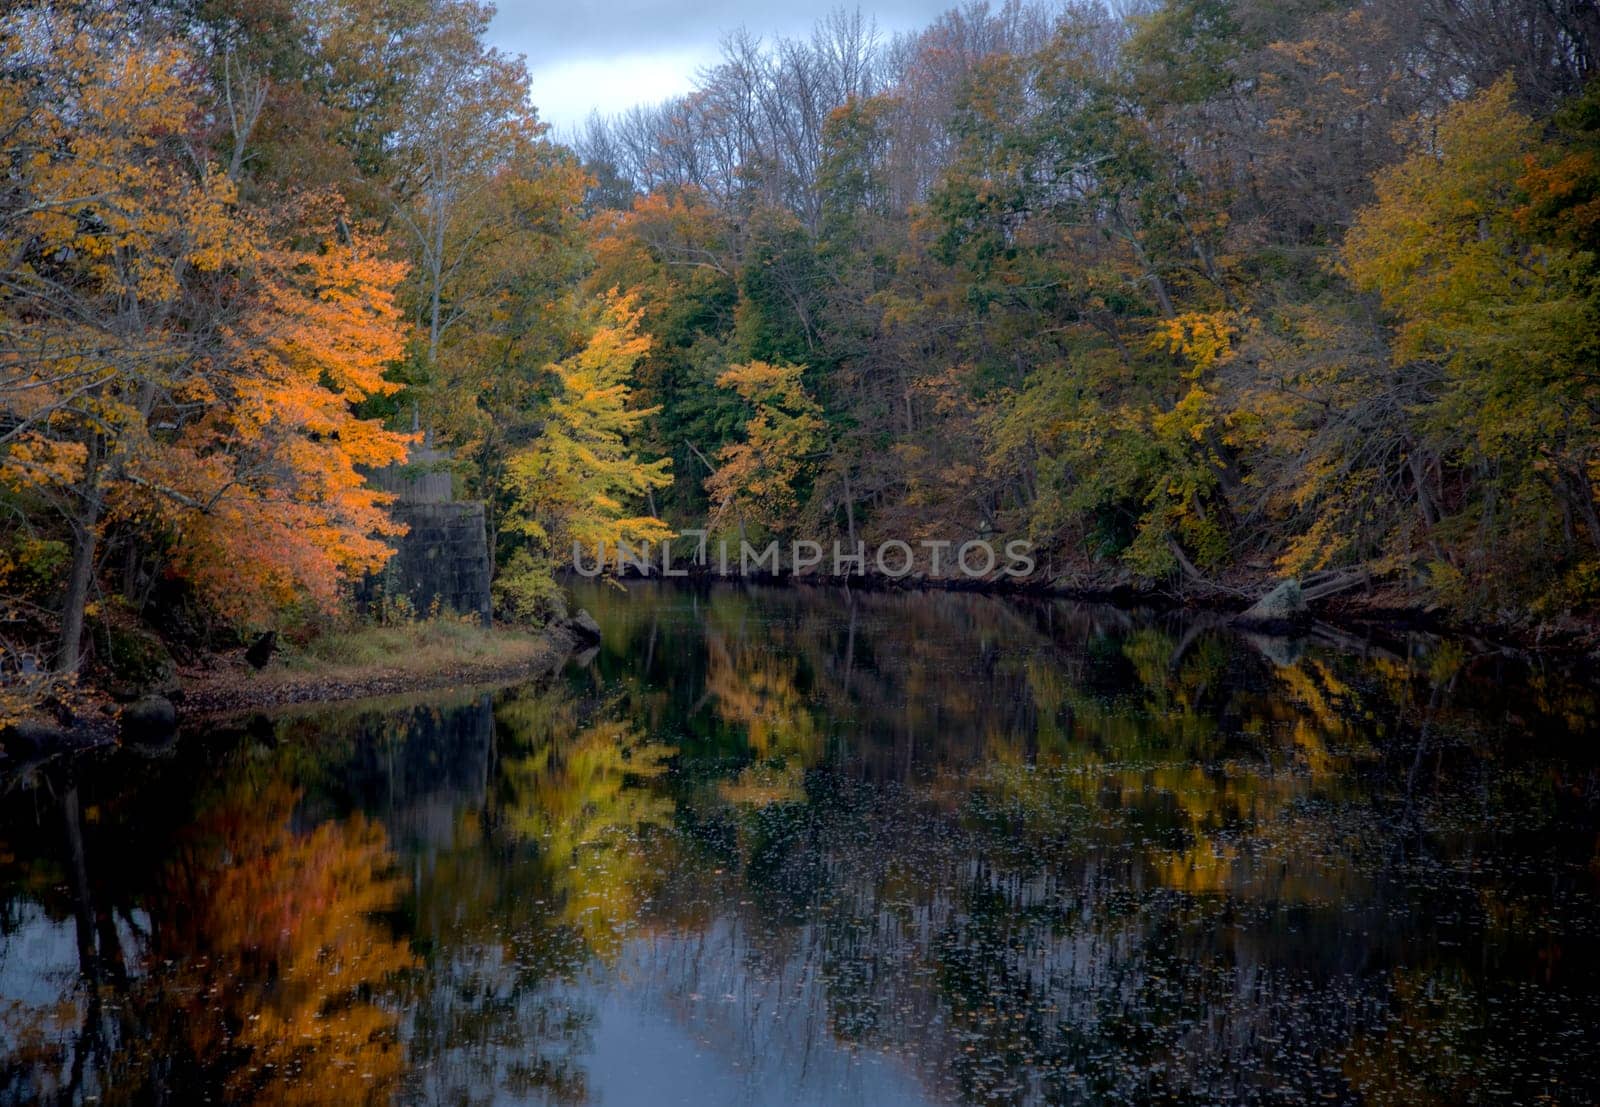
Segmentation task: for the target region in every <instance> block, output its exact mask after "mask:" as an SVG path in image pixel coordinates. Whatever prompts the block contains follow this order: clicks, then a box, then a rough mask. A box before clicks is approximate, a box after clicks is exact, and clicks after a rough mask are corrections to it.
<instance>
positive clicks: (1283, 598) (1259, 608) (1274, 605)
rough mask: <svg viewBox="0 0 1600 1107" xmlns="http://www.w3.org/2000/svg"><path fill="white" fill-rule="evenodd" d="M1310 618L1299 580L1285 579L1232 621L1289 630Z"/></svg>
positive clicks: (1262, 627)
mask: <svg viewBox="0 0 1600 1107" xmlns="http://www.w3.org/2000/svg"><path fill="white" fill-rule="evenodd" d="M1310 618H1311V609H1310V608H1308V607H1307V606H1306V598H1305V595H1304V593H1302V592H1301V590H1300V582H1299V581H1297V580H1286V581H1284V582H1283V583H1282V584H1280V585H1278V586H1277V587H1276V588H1274V589H1273V590H1272V591H1270V592H1268V593H1267V594H1266V595H1265V596H1262V597H1261V598H1260V599H1259V600H1257V601H1256V602H1255V604H1254V605H1253V606H1252V607H1251V608H1250V609H1249V610H1248V611H1246V612H1245V613H1244V614H1242V615H1240V616H1239V617H1238V618H1237V619H1235V620H1234V621H1235V622H1237V623H1240V624H1242V625H1244V626H1247V627H1254V628H1257V629H1261V630H1291V629H1294V628H1295V627H1299V626H1303V625H1304V624H1305V623H1306V622H1308V621H1309V620H1310Z"/></svg>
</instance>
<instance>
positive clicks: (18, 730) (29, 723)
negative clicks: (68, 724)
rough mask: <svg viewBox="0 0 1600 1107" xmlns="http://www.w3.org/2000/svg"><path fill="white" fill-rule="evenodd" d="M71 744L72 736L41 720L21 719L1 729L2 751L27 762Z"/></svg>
mask: <svg viewBox="0 0 1600 1107" xmlns="http://www.w3.org/2000/svg"><path fill="white" fill-rule="evenodd" d="M70 742H71V735H69V734H68V733H67V731H65V730H64V729H62V728H61V727H58V726H51V725H50V724H49V723H47V722H44V721H42V720H40V719H19V720H18V721H17V722H14V723H12V724H11V725H10V726H8V727H5V728H3V729H0V750H4V751H5V754H6V756H7V757H11V758H15V759H17V760H25V759H27V758H29V757H32V756H35V755H37V754H39V753H46V752H49V751H50V750H53V749H57V748H59V747H61V746H65V745H68V744H69V743H70Z"/></svg>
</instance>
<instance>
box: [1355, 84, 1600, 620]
mask: <svg viewBox="0 0 1600 1107" xmlns="http://www.w3.org/2000/svg"><path fill="white" fill-rule="evenodd" d="M1512 95H1513V88H1512V85H1511V82H1510V81H1509V80H1502V81H1499V82H1497V83H1496V84H1495V85H1494V86H1493V87H1491V88H1489V89H1486V90H1484V91H1483V92H1481V93H1479V94H1478V95H1476V96H1474V97H1472V98H1471V99H1469V100H1465V101H1463V102H1461V103H1460V104H1457V105H1455V106H1453V107H1451V108H1450V109H1449V110H1448V111H1446V112H1445V113H1444V114H1443V116H1441V117H1440V119H1439V120H1438V123H1437V127H1436V129H1435V133H1434V134H1433V135H1431V136H1424V137H1422V138H1421V139H1419V141H1418V142H1417V143H1416V144H1415V146H1414V148H1413V152H1412V153H1411V154H1410V156H1408V157H1407V158H1406V160H1404V161H1403V162H1401V163H1400V164H1398V165H1396V166H1394V167H1393V168H1391V169H1389V170H1386V171H1385V172H1383V173H1382V174H1380V175H1379V177H1378V182H1377V199H1376V202H1375V203H1373V204H1372V205H1371V206H1370V207H1368V208H1366V209H1365V210H1364V211H1363V212H1362V213H1361V215H1360V218H1359V219H1358V220H1357V222H1356V224H1355V226H1354V227H1352V228H1351V231H1350V234H1349V236H1348V238H1347V239H1346V242H1345V248H1344V261H1345V264H1346V266H1347V268H1348V271H1349V273H1350V276H1351V279H1352V280H1353V281H1354V283H1355V284H1356V286H1357V287H1358V288H1360V289H1362V290H1365V291H1370V292H1375V293H1377V294H1378V295H1379V297H1380V298H1381V299H1382V301H1383V304H1384V307H1385V308H1386V309H1387V310H1388V311H1389V312H1390V313H1391V314H1392V315H1393V317H1394V319H1395V321H1396V326H1397V329H1396V333H1395V341H1394V348H1393V355H1392V356H1393V359H1394V361H1395V362H1396V364H1422V365H1426V366H1430V367H1431V368H1432V369H1433V372H1434V379H1435V382H1436V383H1435V385H1434V389H1433V397H1432V399H1433V402H1432V403H1431V404H1430V406H1429V410H1428V412H1427V413H1426V415H1425V417H1424V419H1423V422H1422V427H1423V431H1424V433H1425V435H1426V442H1427V450H1428V452H1429V455H1430V457H1429V459H1428V461H1427V463H1426V464H1425V470H1426V469H1430V468H1431V469H1432V470H1433V472H1432V473H1431V474H1430V475H1429V477H1428V483H1429V484H1430V485H1431V489H1430V491H1429V494H1430V496H1431V498H1432V500H1433V501H1434V508H1433V515H1434V521H1435V522H1436V523H1437V524H1439V525H1440V526H1441V528H1442V531H1443V537H1445V538H1446V539H1447V541H1448V540H1453V541H1455V542H1459V543H1460V544H1461V545H1463V546H1464V547H1466V548H1465V549H1463V550H1462V551H1461V553H1460V554H1458V555H1452V554H1449V553H1448V552H1447V553H1446V556H1445V558H1444V562H1445V563H1444V564H1437V565H1436V566H1435V574H1434V575H1435V577H1436V578H1437V579H1438V582H1439V583H1441V584H1443V585H1444V586H1445V591H1446V592H1447V594H1448V593H1449V592H1450V590H1451V586H1452V585H1453V584H1454V583H1455V581H1456V580H1457V579H1458V578H1461V577H1462V575H1463V574H1464V575H1465V577H1466V580H1467V581H1468V582H1474V583H1475V584H1477V585H1481V586H1482V587H1484V588H1486V589H1488V590H1490V591H1491V592H1493V591H1497V590H1498V589H1499V588H1500V587H1502V585H1500V584H1499V583H1498V582H1497V581H1496V580H1495V577H1497V576H1499V575H1500V574H1499V573H1498V572H1497V566H1498V565H1499V564H1501V563H1504V562H1507V561H1510V560H1511V559H1513V558H1515V559H1518V560H1520V559H1522V558H1524V557H1528V556H1530V555H1532V553H1533V551H1534V550H1543V549H1564V550H1566V551H1567V552H1568V553H1569V554H1571V553H1575V552H1576V551H1577V548H1579V542H1578V540H1577V539H1576V535H1575V534H1574V529H1575V525H1576V530H1577V531H1578V532H1579V533H1582V534H1584V535H1585V536H1586V538H1587V542H1586V545H1587V549H1586V550H1583V552H1582V556H1581V558H1579V559H1578V560H1577V561H1576V562H1575V563H1569V564H1568V565H1567V566H1566V567H1565V568H1566V579H1565V584H1566V586H1567V587H1568V588H1569V589H1571V588H1580V589H1593V588H1595V587H1597V586H1600V569H1597V565H1596V557H1597V555H1600V512H1597V510H1596V500H1597V494H1600V434H1597V433H1596V431H1595V427H1596V425H1597V422H1600V381H1597V379H1596V377H1595V374H1594V372H1593V366H1594V365H1595V363H1596V360H1597V358H1600V293H1597V285H1596V276H1597V274H1596V272H1595V257H1594V255H1593V254H1592V253H1590V252H1588V251H1585V250H1581V249H1575V248H1573V246H1572V245H1568V244H1565V243H1563V242H1561V241H1539V240H1537V239H1536V238H1533V237H1532V236H1530V234H1529V233H1528V231H1527V230H1526V229H1525V228H1524V226H1523V224H1522V221H1521V220H1520V219H1519V213H1520V212H1521V211H1522V209H1523V207H1524V205H1525V204H1526V201H1527V198H1528V185H1529V184H1537V183H1538V173H1539V168H1540V167H1541V166H1543V165H1549V164H1552V163H1555V164H1559V163H1560V161H1561V160H1562V157H1563V155H1564V154H1565V151H1564V150H1563V149H1562V148H1561V147H1559V146H1556V145H1554V144H1550V143H1545V142H1542V141H1541V140H1540V138H1539V134H1538V128H1537V126H1536V125H1535V123H1534V122H1533V120H1532V119H1530V118H1529V117H1528V116H1526V115H1524V114H1522V113H1520V112H1519V111H1517V110H1516V109H1515V107H1514V106H1513V103H1512ZM1457 474H1459V477H1458V476H1457ZM1458 480H1465V481H1467V482H1468V488H1467V489H1465V490H1463V491H1461V492H1455V491H1452V490H1451V488H1450V487H1449V486H1450V485H1451V484H1453V483H1456V482H1457V481H1458ZM1530 543H1532V545H1530ZM1491 552H1498V553H1499V554H1500V557H1499V558H1496V559H1494V560H1490V558H1489V554H1490V553H1491ZM1535 563H1537V562H1535ZM1452 598H1454V599H1455V600H1457V601H1458V602H1461V601H1463V600H1464V599H1465V598H1466V597H1464V596H1461V595H1456V596H1454V597H1452Z"/></svg>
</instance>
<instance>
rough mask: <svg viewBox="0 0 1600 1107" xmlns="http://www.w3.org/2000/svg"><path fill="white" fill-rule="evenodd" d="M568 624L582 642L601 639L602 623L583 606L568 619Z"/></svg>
mask: <svg viewBox="0 0 1600 1107" xmlns="http://www.w3.org/2000/svg"><path fill="white" fill-rule="evenodd" d="M566 626H567V629H568V630H570V631H571V632H572V634H573V636H574V637H575V638H577V639H578V641H580V642H598V641H600V624H599V623H597V622H595V619H594V616H593V615H591V614H589V613H588V612H587V611H585V610H584V609H583V608H581V607H580V608H578V610H577V611H575V612H573V614H572V616H571V617H570V618H568V619H567V623H566Z"/></svg>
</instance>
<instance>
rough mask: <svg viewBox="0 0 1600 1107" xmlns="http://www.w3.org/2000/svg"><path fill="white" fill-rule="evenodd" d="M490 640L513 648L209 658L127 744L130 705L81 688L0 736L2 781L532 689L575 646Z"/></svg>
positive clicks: (542, 636)
mask: <svg viewBox="0 0 1600 1107" xmlns="http://www.w3.org/2000/svg"><path fill="white" fill-rule="evenodd" d="M491 636H492V637H493V638H496V639H498V640H499V643H500V644H501V645H510V646H512V647H513V648H512V649H510V650H509V651H504V650H497V651H495V652H491V653H488V654H485V655H483V656H476V657H474V656H463V657H458V658H455V659H453V660H449V661H447V662H446V663H444V664H439V665H430V666H427V667H423V666H416V665H412V666H407V665H405V664H395V663H394V662H393V661H385V662H378V663H371V664H346V665H328V666H324V667H322V668H320V669H317V668H291V667H288V666H285V665H282V664H279V665H277V666H269V667H268V668H266V669H263V670H261V671H259V672H258V671H256V670H254V669H252V668H250V667H249V666H248V665H247V664H246V663H245V662H244V660H243V651H242V650H236V651H231V652H230V653H227V654H222V655H218V656H216V657H214V658H212V659H211V660H212V662H213V664H211V665H210V666H208V667H191V668H187V669H180V670H179V671H178V673H177V680H176V685H175V687H173V688H171V689H170V690H169V691H168V692H167V694H162V693H159V692H158V693H154V694H153V697H154V698H156V699H159V700H161V701H163V702H166V703H168V704H169V705H170V706H171V707H172V709H173V710H174V713H175V718H174V719H173V721H172V724H171V725H170V726H169V727H166V728H156V729H154V730H152V731H151V732H150V733H149V734H148V735H145V736H141V735H140V734H137V733H134V734H130V733H129V727H128V726H127V725H126V720H125V718H124V716H125V715H126V713H127V712H128V710H129V708H130V707H132V706H134V704H118V703H117V702H116V701H115V700H113V699H112V698H111V696H110V695H109V694H107V693H106V692H105V690H104V689H101V688H96V687H88V688H86V689H85V690H84V692H83V694H82V696H81V698H79V699H76V700H75V701H74V702H73V704H72V706H71V708H70V709H68V710H66V711H59V710H58V711H57V712H55V713H54V714H51V713H50V711H49V709H48V708H44V709H41V710H39V711H37V712H35V713H34V714H32V715H29V716H26V717H24V718H22V719H20V720H17V721H16V722H15V723H13V724H12V725H11V726H9V727H7V728H5V729H4V730H3V731H0V778H4V777H6V776H10V775H12V774H13V773H15V772H17V771H19V770H26V769H28V768H32V767H37V766H38V765H40V764H43V763H44V762H47V761H49V760H51V759H52V758H54V757H57V756H61V755H72V754H77V753H84V752H88V751H91V750H95V749H99V748H103V747H107V746H112V745H117V744H121V743H134V744H137V743H138V742H139V741H140V738H141V737H148V738H150V739H152V740H153V741H152V743H151V744H154V745H157V746H160V745H164V744H166V743H169V742H171V741H174V740H176V739H177V738H178V737H179V736H181V735H182V734H183V733H184V732H185V731H186V730H192V729H194V728H196V727H198V726H205V725H207V724H211V723H219V722H224V721H228V720H233V719H238V718H242V717H245V716H249V715H254V714H273V713H277V712H284V711H290V710H293V709H295V708H313V707H318V706H321V705H334V704H341V703H355V702H359V701H362V700H372V699H381V698H384V697H395V696H403V695H409V694H412V693H421V692H431V691H438V690H440V689H461V688H471V689H480V690H481V689H487V688H493V687H499V686H502V685H506V684H512V683H516V682H519V681H523V680H536V679H539V678H542V677H547V676H549V675H551V674H552V673H555V672H558V671H559V670H560V668H561V666H562V665H563V664H565V663H566V660H567V658H568V657H569V656H570V655H571V654H572V652H573V650H574V648H575V646H576V639H575V637H574V636H573V635H572V634H571V632H569V631H568V630H566V629H565V628H563V627H560V626H550V627H545V628H543V629H541V630H537V631H520V630H513V629H510V628H495V629H494V631H493V632H492V635H491ZM138 702H144V701H143V700H140V701H135V703H138ZM63 714H69V715H70V717H69V718H63V717H62V716H63ZM163 731H164V732H163Z"/></svg>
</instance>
